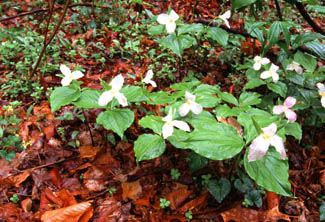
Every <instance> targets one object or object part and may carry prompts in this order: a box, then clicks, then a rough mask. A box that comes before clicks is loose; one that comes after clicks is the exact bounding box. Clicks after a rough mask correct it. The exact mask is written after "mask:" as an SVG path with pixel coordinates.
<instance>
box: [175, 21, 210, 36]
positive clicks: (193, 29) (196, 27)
mask: <svg viewBox="0 0 325 222" xmlns="http://www.w3.org/2000/svg"><path fill="white" fill-rule="evenodd" d="M177 30H178V35H181V34H184V33H190V34H200V33H201V32H203V30H204V26H203V25H202V24H201V23H192V24H183V25H180V26H178V28H177Z"/></svg>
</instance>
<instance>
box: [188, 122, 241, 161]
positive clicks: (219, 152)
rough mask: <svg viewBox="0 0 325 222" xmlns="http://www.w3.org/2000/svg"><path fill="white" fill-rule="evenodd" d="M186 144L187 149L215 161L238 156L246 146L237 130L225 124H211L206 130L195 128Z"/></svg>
mask: <svg viewBox="0 0 325 222" xmlns="http://www.w3.org/2000/svg"><path fill="white" fill-rule="evenodd" d="M186 143H187V148H190V149H192V150H194V151H195V152H196V153H198V154H200V155H201V156H204V157H206V158H209V159H213V160H224V159H229V158H231V157H233V156H235V155H236V154H238V153H239V152H240V151H241V150H242V148H243V146H244V141H243V140H242V138H241V136H240V135H239V134H238V133H237V131H236V129H235V128H234V127H232V126H229V125H226V124H223V123H214V124H213V123H211V124H209V125H208V126H205V127H204V128H203V127H198V128H195V130H194V131H193V132H192V133H190V137H189V139H188V140H187V141H186Z"/></svg>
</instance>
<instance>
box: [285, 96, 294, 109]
mask: <svg viewBox="0 0 325 222" xmlns="http://www.w3.org/2000/svg"><path fill="white" fill-rule="evenodd" d="M296 102H297V100H296V98H294V97H292V96H289V97H288V98H286V99H285V100H284V103H283V105H284V106H285V107H287V108H291V107H293V106H294V105H295V104H296Z"/></svg>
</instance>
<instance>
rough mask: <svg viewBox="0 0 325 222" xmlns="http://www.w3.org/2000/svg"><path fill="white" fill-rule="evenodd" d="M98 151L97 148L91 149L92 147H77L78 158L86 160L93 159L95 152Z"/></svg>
mask: <svg viewBox="0 0 325 222" xmlns="http://www.w3.org/2000/svg"><path fill="white" fill-rule="evenodd" d="M98 151H99V148H97V147H93V146H81V147H79V154H80V158H81V159H84V158H88V159H93V158H94V157H95V156H96V154H97V152H98Z"/></svg>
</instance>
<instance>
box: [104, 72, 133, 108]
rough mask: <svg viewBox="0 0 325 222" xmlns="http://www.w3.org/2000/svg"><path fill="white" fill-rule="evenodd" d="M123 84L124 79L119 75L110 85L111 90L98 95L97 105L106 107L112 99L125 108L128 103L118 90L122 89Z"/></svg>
mask: <svg viewBox="0 0 325 222" xmlns="http://www.w3.org/2000/svg"><path fill="white" fill-rule="evenodd" d="M123 83H124V78H123V76H122V75H121V74H119V75H118V76H116V77H114V78H113V80H112V82H111V83H110V85H111V86H112V89H111V90H109V91H105V92H103V93H102V95H100V97H99V99H98V104H99V105H100V106H106V105H107V104H108V103H109V102H110V101H111V100H112V99H113V98H116V99H117V101H118V102H119V104H121V105H122V106H127V105H128V102H127V99H126V97H125V96H124V95H123V93H120V89H121V88H122V86H123Z"/></svg>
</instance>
